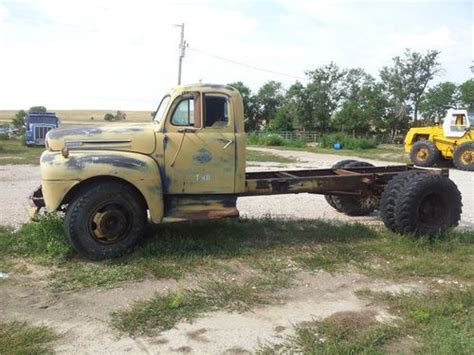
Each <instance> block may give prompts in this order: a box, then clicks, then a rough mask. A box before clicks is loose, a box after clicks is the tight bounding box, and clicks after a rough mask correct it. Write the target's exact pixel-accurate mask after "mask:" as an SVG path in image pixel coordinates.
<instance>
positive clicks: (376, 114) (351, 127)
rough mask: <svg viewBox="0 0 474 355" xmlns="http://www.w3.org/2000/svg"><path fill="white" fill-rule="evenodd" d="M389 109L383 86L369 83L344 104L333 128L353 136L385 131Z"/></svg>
mask: <svg viewBox="0 0 474 355" xmlns="http://www.w3.org/2000/svg"><path fill="white" fill-rule="evenodd" d="M387 108H388V101H387V99H386V97H385V95H384V92H383V85H382V84H377V83H375V82H373V81H369V82H367V83H364V84H363V85H362V86H361V87H360V88H359V89H358V90H357V92H354V93H353V95H352V96H351V97H350V98H348V99H347V100H345V101H344V102H343V104H342V107H341V109H340V110H339V111H338V112H337V113H336V115H335V118H334V121H333V126H334V127H335V128H337V129H338V130H340V131H342V132H344V131H349V132H352V133H353V134H356V133H358V134H361V133H366V132H370V131H374V130H376V129H377V128H382V129H383V122H384V118H385V117H386V114H387Z"/></svg>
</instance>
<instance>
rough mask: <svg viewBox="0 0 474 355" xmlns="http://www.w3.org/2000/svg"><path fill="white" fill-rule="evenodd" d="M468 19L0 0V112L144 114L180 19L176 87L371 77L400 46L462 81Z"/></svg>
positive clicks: (404, 5) (169, 80)
mask: <svg viewBox="0 0 474 355" xmlns="http://www.w3.org/2000/svg"><path fill="white" fill-rule="evenodd" d="M473 19H474V8H473V2H472V1H458V0H451V1H449V0H443V1H420V0H413V1H408V0H405V1H383V0H378V1H375V0H374V1H337V0H332V1H318V0H260V1H259V0H253V1H250V0H240V1H222V0H217V1H216V0H195V1H190V0H188V1H185V0H173V1H166V0H161V1H152V0H133V1H132V0H80V1H77V0H67V1H66V0H0V109H20V108H28V107H30V106H35V105H43V106H46V107H48V108H52V109H120V110H150V111H151V110H153V109H155V108H156V106H157V104H158V102H159V100H160V98H161V97H162V96H163V95H164V93H166V92H167V91H168V90H169V89H170V88H171V87H173V86H174V85H176V83H177V72H178V55H179V51H178V44H179V37H180V29H179V28H178V27H175V26H174V25H175V24H180V23H185V38H186V41H187V42H188V44H189V47H188V49H187V51H186V56H185V58H184V60H183V74H182V75H183V83H196V82H199V81H202V82H206V83H220V84H226V83H230V82H235V81H243V82H244V83H245V84H247V85H248V86H249V87H250V88H251V89H252V90H254V91H256V90H258V88H259V87H260V86H261V85H262V84H263V83H265V82H266V81H268V80H277V81H281V82H282V83H283V85H284V86H285V87H289V86H290V85H291V84H292V83H294V82H295V81H296V80H300V81H302V82H303V83H304V82H305V79H304V78H305V71H307V70H312V69H315V68H317V67H319V66H322V65H325V64H328V63H329V62H331V61H334V62H335V63H336V64H338V65H339V66H341V67H344V68H356V67H360V68H363V69H365V70H366V71H367V72H369V73H370V74H372V75H373V76H375V77H377V76H378V73H379V70H380V69H381V68H382V67H383V66H386V65H390V64H391V62H392V58H393V57H394V56H396V55H401V54H403V52H404V50H405V48H411V49H412V50H416V51H420V52H425V51H427V50H430V49H437V50H440V51H441V55H440V61H441V64H442V67H443V69H444V71H443V73H442V75H440V76H439V77H437V78H436V80H435V81H434V82H433V84H434V83H436V82H439V81H446V80H449V81H453V82H456V83H461V82H463V81H465V80H468V79H470V78H472V75H473V74H472V73H471V70H470V66H471V65H473V64H474V62H473V58H474V48H473V34H474V22H473ZM203 53H206V54H203ZM217 57H220V58H225V59H229V60H232V61H235V62H239V63H244V64H248V65H250V66H253V67H257V68H261V69H266V70H269V71H273V72H275V73H271V72H267V71H260V70H255V69H252V68H249V67H246V66H242V65H238V64H236V63H231V62H229V61H224V60H222V59H219V58H217ZM278 73H282V74H285V75H280V74H278Z"/></svg>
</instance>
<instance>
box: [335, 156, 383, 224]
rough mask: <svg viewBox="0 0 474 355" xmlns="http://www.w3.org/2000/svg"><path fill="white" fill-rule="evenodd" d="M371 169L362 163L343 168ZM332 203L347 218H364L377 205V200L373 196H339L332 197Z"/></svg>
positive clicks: (368, 164)
mask: <svg viewBox="0 0 474 355" xmlns="http://www.w3.org/2000/svg"><path fill="white" fill-rule="evenodd" d="M367 167H373V165H372V164H370V163H367V162H364V161H353V162H350V163H348V164H346V165H344V168H367ZM332 201H333V203H334V205H335V208H336V210H338V211H339V212H342V213H344V214H347V215H348V216H366V215H369V214H371V213H372V212H373V211H374V210H375V209H376V208H377V206H378V205H379V199H378V197H377V196H375V195H374V194H370V193H368V194H366V195H362V196H339V195H334V196H333V197H332Z"/></svg>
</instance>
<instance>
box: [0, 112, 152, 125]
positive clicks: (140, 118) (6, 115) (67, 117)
mask: <svg viewBox="0 0 474 355" xmlns="http://www.w3.org/2000/svg"><path fill="white" fill-rule="evenodd" d="M50 111H52V112H56V114H57V115H58V117H59V118H60V120H61V124H62V125H81V124H100V123H107V122H106V121H104V115H105V114H106V113H112V114H115V112H117V110H50ZM16 112H17V111H16V110H0V124H2V123H10V122H11V119H12V117H14V116H15V113H16ZM123 112H125V113H126V114H127V119H126V122H149V121H150V120H151V112H150V111H123ZM91 117H94V120H91Z"/></svg>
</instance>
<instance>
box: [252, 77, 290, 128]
mask: <svg viewBox="0 0 474 355" xmlns="http://www.w3.org/2000/svg"><path fill="white" fill-rule="evenodd" d="M284 94H285V92H284V90H283V86H282V85H281V83H280V82H277V81H273V80H271V81H267V82H266V83H265V84H263V86H262V87H261V88H260V89H259V90H258V92H257V103H258V117H259V119H258V120H259V121H260V122H262V123H264V124H265V125H266V126H268V125H269V124H270V122H271V121H272V119H273V118H274V117H275V115H276V114H277V112H278V110H279V109H280V108H281V107H282V105H283V99H284Z"/></svg>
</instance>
